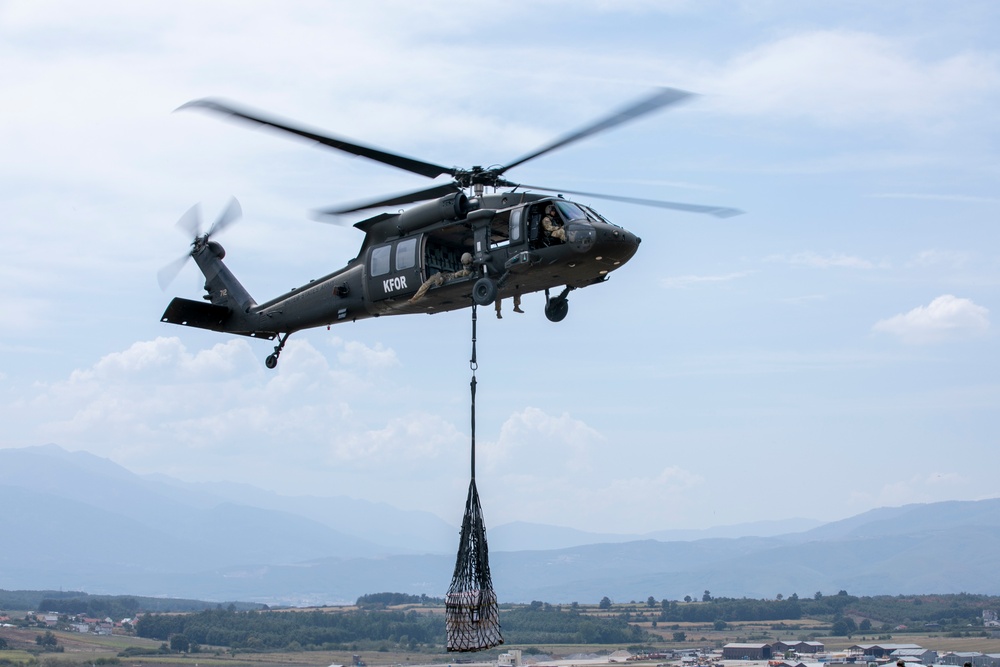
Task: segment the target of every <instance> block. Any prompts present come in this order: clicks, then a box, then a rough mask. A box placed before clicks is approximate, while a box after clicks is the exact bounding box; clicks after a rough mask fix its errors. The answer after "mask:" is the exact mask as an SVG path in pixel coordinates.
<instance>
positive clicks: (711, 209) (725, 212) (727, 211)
mask: <svg viewBox="0 0 1000 667" xmlns="http://www.w3.org/2000/svg"><path fill="white" fill-rule="evenodd" d="M521 187H522V188H526V189H529V190H542V191H544V192H565V193H566V194H568V195H583V196H584V197H596V198H597V199H608V200H610V201H620V202H625V203H626V204H638V205H640V206H654V207H656V208H669V209H673V210H675V211H688V212H689V213H706V214H708V215H714V216H715V217H716V218H731V217H733V216H734V215H743V211H741V210H740V209H738V208H729V207H728V206H706V205H703V204H684V203H681V202H673V201H661V200H659V199H640V198H638V197H619V196H618V195H604V194H599V193H597V192H580V191H579V190H557V189H555V188H543V187H540V186H537V185H523V184H522V185H521Z"/></svg>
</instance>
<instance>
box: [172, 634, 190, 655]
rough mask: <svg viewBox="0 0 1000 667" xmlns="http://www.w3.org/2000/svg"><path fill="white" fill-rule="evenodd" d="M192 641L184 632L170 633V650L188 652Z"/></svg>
mask: <svg viewBox="0 0 1000 667" xmlns="http://www.w3.org/2000/svg"><path fill="white" fill-rule="evenodd" d="M189 648H191V642H190V641H189V640H188V638H187V636H185V635H182V634H176V635H170V650H171V651H175V652H177V653H187V652H188V649H189Z"/></svg>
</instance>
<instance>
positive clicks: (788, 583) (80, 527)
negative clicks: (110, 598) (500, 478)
mask: <svg viewBox="0 0 1000 667" xmlns="http://www.w3.org/2000/svg"><path fill="white" fill-rule="evenodd" d="M790 492H792V491H790ZM802 492H803V493H806V492H808V489H803V490H802ZM0 508H2V510H0V534H2V535H4V536H5V538H6V539H5V543H6V544H7V545H16V548H6V549H3V550H0V588H4V589H8V590H14V589H55V588H62V589H64V590H82V591H86V592H89V593H109V594H135V595H151V596H170V597H187V598H199V599H206V600H233V599H239V600H246V601H258V602H267V603H269V604H317V603H332V604H336V603H347V602H353V601H354V600H355V599H356V598H357V597H358V596H359V595H363V594H365V593H374V592H380V591H398V592H406V593H416V594H420V593H425V594H427V595H431V596H441V595H443V593H444V592H445V591H446V590H447V587H448V583H449V581H450V578H451V573H452V570H453V568H454V557H455V556H454V550H455V548H456V547H457V544H458V527H457V526H452V525H449V524H447V523H446V522H444V521H442V520H441V519H440V518H438V517H436V516H434V515H432V514H428V513H424V512H415V511H406V510H399V509H396V508H394V507H390V506H389V505H386V504H378V503H371V502H367V501H360V500H354V499H350V498H344V497H336V498H316V497H304V496H303V497H288V496H279V495H276V494H273V493H269V492H266V491H262V490H260V489H257V488H254V487H250V486H242V485H232V484H219V485H209V484H189V483H185V482H180V481H178V480H175V479H171V478H169V477H165V476H149V477H140V476H138V475H135V474H133V473H131V472H129V471H128V470H126V469H124V468H122V467H121V466H119V465H117V464H115V463H113V462H111V461H109V460H107V459H102V458H99V457H96V456H93V455H91V454H87V453H84V452H68V451H66V450H64V449H62V448H60V447H58V446H55V445H45V446H39V447H29V448H23V449H0ZM489 540H490V547H491V559H490V564H491V570H492V573H493V580H494V586H495V588H496V590H497V593H498V595H499V596H500V599H501V601H504V602H527V601H531V600H544V601H547V602H552V603H558V602H572V601H580V602H596V601H597V600H599V599H600V598H601V597H603V596H605V595H607V596H609V597H610V598H611V599H613V600H618V601H623V600H624V601H627V600H645V599H646V598H647V597H649V596H650V595H652V596H654V597H656V598H657V599H661V598H670V599H679V598H683V597H684V596H685V595H691V596H693V597H700V596H701V593H702V592H703V591H704V590H706V589H707V590H710V591H712V594H713V595H716V596H726V597H743V596H747V597H774V596H775V595H776V594H778V593H782V594H784V595H786V596H787V595H790V594H791V593H798V594H799V595H800V596H807V595H808V596H811V595H812V594H813V593H814V592H815V591H822V592H824V593H836V592H837V591H838V590H841V589H845V590H847V591H849V592H850V593H852V594H855V595H872V594H897V593H957V592H963V591H964V592H970V593H986V594H993V595H996V594H1000V567H997V564H998V558H997V556H996V554H997V553H1000V552H998V547H1000V499H990V500H982V501H976V502H964V501H961V502H960V501H954V502H943V503H934V504H927V505H908V506H904V507H897V508H882V509H877V510H873V511H870V512H866V513H864V514H860V515H858V516H855V517H851V518H849V519H845V520H843V521H837V522H832V523H828V524H822V525H820V524H819V523H818V522H814V521H809V520H805V519H801V520H792V521H779V522H761V523H758V524H747V525H743V526H726V527H717V528H712V529H708V530H705V531H661V532H657V533H655V534H650V535H642V536H637V535H631V536H630V535H606V534H600V535H599V534H594V533H586V532H583V531H577V530H571V529H567V528H558V527H553V526H540V525H537V524H528V523H512V524H507V525H502V526H496V527H490V530H489Z"/></svg>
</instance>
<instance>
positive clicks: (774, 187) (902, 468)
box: [0, 0, 1000, 534]
mask: <svg viewBox="0 0 1000 667" xmlns="http://www.w3.org/2000/svg"><path fill="white" fill-rule="evenodd" d="M998 30H1000V5H998V4H997V3H995V2H992V1H991V0H983V1H982V2H979V1H976V0H969V1H966V2H956V3H948V4H944V3H939V2H932V1H929V0H915V1H909V0H907V1H903V0H887V1H885V2H879V3H871V2H852V1H846V2H845V1H842V0H837V1H832V0H831V1H824V0H817V1H815V2H808V3H804V2H800V1H798V0H757V1H754V2H740V1H738V0H731V1H728V2H723V1H721V0H675V1H671V0H659V1H654V0H624V1H616V2H610V1H607V0H572V1H569V0H566V1H564V0H537V1H535V2H526V1H518V0H512V1H511V2H505V3H500V4H497V3H486V2H479V1H476V0H472V1H469V2H464V3H461V4H456V3H450V2H449V3H445V2H436V1H429V2H421V3H413V2H407V1H403V0H399V1H396V0H373V1H371V2H366V3H353V2H352V3H348V2H330V1H318V0H317V1H309V0H302V1H298V0H292V1H290V2H283V3H268V2H258V3H247V2H236V1H235V0H234V1H231V2H227V1H218V2H211V3H205V2H194V1H186V0H172V1H171V2H169V3H168V2H150V3H135V2H128V1H126V0H121V1H110V0H95V1H94V2H88V3H82V4H81V3H76V4H73V3H63V2H51V1H47V0H23V1H21V0H0V147H2V148H0V226H2V227H0V229H2V231H3V235H2V238H3V244H2V247H3V252H2V258H3V261H2V262H0V284H2V289H0V312H3V313H4V317H3V319H4V323H5V326H3V328H2V329H0V354H2V361H0V421H2V424H3V428H2V429H0V447H5V448H8V447H27V446H32V445H40V444H46V443H55V444H58V445H60V446H62V447H64V448H66V449H68V450H71V451H78V450H82V451H87V452H91V453H93V454H95V455H98V456H101V457H106V458H109V459H111V460H113V461H115V462H117V463H119V464H121V465H122V466H125V467H126V468H128V469H129V470H132V471H134V472H136V473H140V474H152V473H161V474H166V475H171V476H173V477H176V478H178V479H182V480H188V481H199V482H200V481H232V482H245V483H249V484H253V485H255V486H259V487H261V488H264V489H268V490H273V491H276V492H279V493H283V494H290V495H302V494H307V495H326V496H349V497H353V498H361V499H368V500H373V501H379V502H386V503H389V504H391V505H394V506H397V507H400V508H404V509H420V510H426V511H429V512H433V513H435V514H437V515H439V516H440V517H441V518H443V519H445V520H446V521H449V522H451V523H453V524H454V525H458V524H460V522H461V514H462V511H463V508H464V501H465V493H466V489H467V486H468V483H469V474H470V470H469V450H470V406H469V399H470V396H469V381H470V378H471V370H470V367H469V358H470V354H471V341H470V337H471V323H470V311H469V310H463V311H458V312H453V313H447V314H440V315H434V316H424V315H408V316H401V317H390V318H379V319H377V320H366V321H363V322H357V323H350V324H340V325H336V326H334V327H333V328H332V329H330V330H329V331H328V330H326V329H318V330H313V331H308V332H301V333H297V334H295V335H294V336H292V337H291V338H290V339H289V342H288V345H287V347H286V348H285V350H284V352H283V354H282V357H281V362H280V364H279V365H278V368H277V369H276V370H273V371H271V370H268V369H266V368H265V367H264V363H263V359H264V357H265V356H266V355H267V354H269V353H270V351H271V347H272V344H271V343H268V342H266V341H254V340H248V339H243V338H239V337H231V336H226V335H223V334H216V333H213V332H207V331H200V330H196V329H189V328H186V327H177V326H173V325H169V324H164V323H161V322H160V321H159V318H160V315H161V313H162V312H163V309H164V308H165V307H166V305H167V303H168V302H169V301H170V299H171V298H172V297H174V296H182V297H186V298H190V299H198V298H199V297H200V295H201V293H202V291H201V284H202V279H201V276H200V274H199V273H198V272H197V270H196V268H195V266H194V264H193V262H191V263H189V265H188V266H187V267H186V268H185V269H184V270H183V271H182V272H181V274H180V275H179V276H178V278H177V279H176V280H175V281H174V282H173V284H172V285H170V287H169V288H168V289H167V290H166V291H165V292H164V291H161V290H160V288H159V286H158V285H157V279H156V275H157V271H158V270H159V269H160V268H161V267H163V266H164V265H166V264H168V263H170V262H171V261H173V260H174V259H176V258H177V257H179V256H181V255H182V254H183V253H184V252H185V249H186V248H187V247H188V246H187V244H188V243H189V242H190V239H186V238H185V237H184V235H183V234H181V233H180V232H179V230H178V229H177V228H176V227H175V222H176V221H177V220H178V219H179V218H180V217H181V215H182V214H183V213H184V212H185V211H186V210H187V209H188V208H189V207H190V206H192V205H193V204H195V203H200V204H201V206H202V211H203V213H204V216H205V219H206V221H205V224H206V225H207V224H209V223H210V221H211V219H212V218H214V216H216V215H217V214H218V212H219V211H221V210H222V208H223V207H224V206H225V205H226V202H227V201H228V200H229V198H230V197H234V196H235V197H236V198H237V199H238V200H239V201H240V203H241V205H242V208H243V214H244V215H243V218H242V219H241V220H240V221H239V223H238V224H235V225H233V226H231V227H229V228H227V229H226V230H225V232H224V234H222V235H220V236H219V237H218V239H217V240H219V241H220V242H221V243H222V244H223V245H224V246H225V248H226V251H227V258H226V261H227V264H228V265H229V267H230V268H231V269H232V270H233V271H234V273H235V274H236V275H237V277H239V278H240V280H241V281H242V282H243V284H244V286H246V288H247V289H248V290H249V292H250V293H251V294H252V295H253V296H254V297H255V298H256V299H257V301H258V302H263V301H264V300H266V299H269V298H272V297H274V296H277V295H278V294H280V293H282V292H284V291H286V290H287V289H289V288H292V287H295V286H298V285H300V284H303V283H305V282H307V281H308V280H310V279H313V278H318V277H320V276H323V275H326V274H327V273H330V272H332V271H333V270H335V269H337V268H339V267H341V266H343V265H344V264H345V263H346V262H347V261H348V260H350V259H352V258H353V257H355V255H356V254H357V251H358V248H359V247H360V244H361V242H362V235H361V233H360V232H359V231H357V230H356V229H353V228H352V227H351V226H350V224H346V225H339V226H338V225H329V224H321V223H319V222H316V221H315V220H313V219H312V218H311V215H310V212H311V211H312V210H314V209H318V208H322V207H326V206H332V205H336V204H342V203H345V202H355V201H358V200H363V199H368V198H372V197H378V196H380V195H383V194H387V193H395V192H399V191H406V190H415V189H419V188H423V187H427V186H428V185H430V184H431V183H430V182H429V181H427V180H426V179H423V178H421V177H419V176H416V175H414V174H410V173H407V172H403V171H399V170H395V169H392V168H390V167H387V166H385V165H381V164H377V163H373V162H370V161H366V160H363V159H360V158H353V157H351V156H347V155H345V154H341V153H338V152H337V151H333V150H329V149H323V148H321V147H318V146H316V145H314V144H311V143H309V142H306V141H300V140H297V139H295V138H291V137H287V136H283V135H279V134H277V133H273V132H267V131H262V130H260V129H257V128H254V127H251V126H248V125H242V124H237V123H232V122H229V121H227V120H226V119H224V118H222V117H221V116H216V115H211V114H208V113H205V112H200V111H197V110H184V111H178V112H176V113H174V110H175V109H176V108H177V107H179V106H181V105H182V104H184V103H186V102H188V101H190V100H194V99H199V98H204V97H217V98H223V99H227V100H231V101H234V102H238V103H240V104H243V105H246V106H250V107H253V108H256V109H260V110H265V111H266V112H268V113H271V114H274V115H277V116H281V117H284V118H289V119H294V120H295V121H296V122H299V123H302V124H304V125H308V126H312V127H316V128H320V129H323V130H325V131H327V132H330V133H333V134H336V135H339V136H343V137H348V138H350V139H353V140H356V141H359V142H362V143H366V144H370V145H375V146H378V147H381V148H384V149H387V150H390V151H394V152H398V153H402V154H405V155H410V156H414V157H417V158H419V159H422V160H426V161H429V162H434V163H437V164H444V165H456V166H460V167H470V166H472V165H491V164H503V163H506V162H509V161H511V160H513V159H515V158H517V157H519V156H521V155H524V154H526V153H528V152H530V151H532V150H533V149H535V148H537V147H539V146H542V145H544V144H546V143H547V142H548V141H550V140H552V139H554V138H556V137H558V136H561V135H562V134H564V133H566V132H568V131H571V130H573V129H575V128H577V127H580V126H582V125H584V124H586V123H588V122H590V121H592V120H594V119H596V118H598V117H600V116H602V115H603V114H606V113H608V112H610V111H612V110H614V109H616V108H618V107H620V106H622V105H624V104H627V103H629V102H631V101H633V100H636V99H638V98H641V97H642V96H644V95H647V94H649V93H650V91H652V90H653V89H655V88H657V87H661V86H669V87H675V88H680V89H683V90H688V91H692V92H694V93H697V97H694V98H693V99H691V100H690V101H689V102H686V103H685V104H682V105H678V106H676V107H672V108H670V109H668V110H664V111H662V112H660V113H657V114H654V115H651V116H647V117H644V118H642V119H640V120H637V121H635V122H633V123H631V124H629V125H627V126H623V127H620V128H616V129H614V130H611V131H608V132H605V133H603V134H600V135H597V136H595V137H592V138H590V139H588V140H587V141H584V142H580V143H577V144H574V145H572V146H569V147H566V148H564V149H561V150H559V151H555V152H553V153H550V154H548V155H546V156H544V157H541V158H539V159H537V160H534V161H532V162H530V163H527V164H524V165H521V166H519V167H517V168H515V169H512V170H511V171H510V172H508V173H507V174H506V177H507V178H510V179H513V180H521V181H522V182H525V183H538V184H542V185H549V186H552V187H556V188H559V187H562V188H566V189H567V190H583V191H591V192H606V193H610V194H616V195H623V196H632V197H643V198H649V199H665V200H672V201H685V202H692V203H698V204H714V205H722V206H733V207H737V208H740V209H742V210H744V211H746V213H745V214H744V215H742V216H739V217H735V218H729V219H724V220H720V219H716V218H712V217H707V216H699V215H693V214H688V213H680V212H673V211H664V210H661V209H653V208H644V207H639V206H634V205H628V204H624V203H616V202H610V201H600V200H588V199H587V198H585V197H572V198H573V199H577V200H579V201H581V202H583V203H587V204H591V205H593V206H594V207H595V208H596V209H597V210H599V211H600V212H601V213H602V214H603V215H605V216H606V217H607V218H609V219H610V220H612V221H614V222H615V223H617V224H619V225H621V226H623V227H626V228H627V229H629V230H631V231H633V232H635V233H636V234H638V235H639V236H640V237H642V245H641V247H640V250H639V252H638V254H637V255H636V257H635V258H633V259H632V260H631V262H629V263H628V264H627V265H626V266H624V267H622V268H621V269H619V270H618V271H616V272H615V273H613V274H612V275H611V278H610V280H608V281H607V282H606V283H604V284H601V285H597V286H593V287H589V288H587V289H584V290H578V291H576V292H574V293H573V294H572V295H571V296H570V311H569V315H568V317H567V318H566V319H565V320H564V321H563V322H561V323H559V324H553V323H551V322H548V321H547V320H546V319H545V317H544V315H543V313H542V308H543V297H542V296H541V295H538V294H535V295H529V296H526V297H525V298H524V303H523V309H524V310H525V311H526V312H525V314H523V315H518V314H514V313H511V312H510V310H509V307H510V306H509V304H508V305H507V310H506V312H505V315H504V318H503V319H502V320H497V319H495V317H494V316H493V314H492V312H490V311H489V309H482V310H481V311H480V313H479V322H478V327H479V328H478V350H477V351H478V362H479V369H478V372H477V380H478V390H477V401H476V403H477V405H476V408H477V420H476V441H477V470H476V481H477V486H478V488H479V492H480V495H481V498H482V504H483V509H484V513H485V517H486V521H487V525H488V526H489V525H499V524H503V523H507V522H511V521H529V522H536V523H546V524H553V525H559V526H568V527H573V528H579V529H583V530H593V531H602V532H615V533H637V534H642V533H645V532H650V531H656V530H665V529H673V528H707V527H710V526H717V525H729V524H738V523H744V522H752V521H761V520H781V519H788V518H793V517H804V518H811V519H817V520H822V521H831V520H836V519H841V518H845V517H848V516H851V515H854V514H857V513H860V512H863V511H866V510H869V509H872V508H876V507H882V506H897V505H902V504H907V503H916V502H936V501H943V500H976V499H983V498H992V497H997V496H1000V477H998V476H997V475H996V473H995V471H996V470H997V469H998V468H1000V447H998V446H997V445H998V444H1000V442H998V440H1000V438H998V435H997V434H998V429H997V424H998V423H1000V373H998V371H1000V354H998V352H1000V348H998V343H1000V340H998V327H1000V243H998V241H1000V226H998V223H1000V189H998V186H997V183H998V177H1000V162H998V157H1000V125H998V121H997V114H996V109H997V108H1000V43H998V42H997V39H996V34H997V32H998ZM359 219H360V218H359ZM348 222H353V220H349V221H348ZM375 529H377V527H375Z"/></svg>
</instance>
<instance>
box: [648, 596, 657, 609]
mask: <svg viewBox="0 0 1000 667" xmlns="http://www.w3.org/2000/svg"><path fill="white" fill-rule="evenodd" d="M646 606H647V607H655V606H656V598H654V597H653V596H652V595H650V596H649V597H648V598H646Z"/></svg>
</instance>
